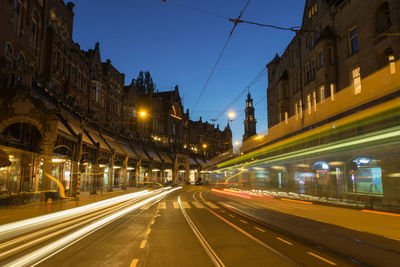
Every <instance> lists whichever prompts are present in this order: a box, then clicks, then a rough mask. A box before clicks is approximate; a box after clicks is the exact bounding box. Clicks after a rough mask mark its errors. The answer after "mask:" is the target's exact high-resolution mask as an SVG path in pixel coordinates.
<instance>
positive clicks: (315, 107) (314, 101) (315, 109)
mask: <svg viewBox="0 0 400 267" xmlns="http://www.w3.org/2000/svg"><path fill="white" fill-rule="evenodd" d="M313 106H314V111H317V92H315V90H314V91H313Z"/></svg>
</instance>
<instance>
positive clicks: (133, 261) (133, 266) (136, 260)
mask: <svg viewBox="0 0 400 267" xmlns="http://www.w3.org/2000/svg"><path fill="white" fill-rule="evenodd" d="M138 261H139V259H133V260H132V262H131V265H129V267H136V264H137V263H138Z"/></svg>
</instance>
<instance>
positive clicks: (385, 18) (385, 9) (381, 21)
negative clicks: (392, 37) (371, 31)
mask: <svg viewBox="0 0 400 267" xmlns="http://www.w3.org/2000/svg"><path fill="white" fill-rule="evenodd" d="M390 26H392V21H391V18H390V9H389V4H388V2H384V3H383V4H382V5H380V6H379V8H378V10H377V11H376V33H383V32H385V31H387V30H389V28H390Z"/></svg>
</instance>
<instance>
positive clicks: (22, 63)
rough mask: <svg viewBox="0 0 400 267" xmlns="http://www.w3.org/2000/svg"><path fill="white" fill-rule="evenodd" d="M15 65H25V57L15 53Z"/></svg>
mask: <svg viewBox="0 0 400 267" xmlns="http://www.w3.org/2000/svg"><path fill="white" fill-rule="evenodd" d="M16 59H17V63H19V64H21V65H25V57H24V55H22V54H21V53H17V55H16Z"/></svg>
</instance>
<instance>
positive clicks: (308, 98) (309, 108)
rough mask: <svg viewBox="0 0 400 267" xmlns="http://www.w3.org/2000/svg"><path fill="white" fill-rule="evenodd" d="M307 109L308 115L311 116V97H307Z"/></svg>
mask: <svg viewBox="0 0 400 267" xmlns="http://www.w3.org/2000/svg"><path fill="white" fill-rule="evenodd" d="M307 108H308V114H311V95H310V94H308V95H307Z"/></svg>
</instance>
